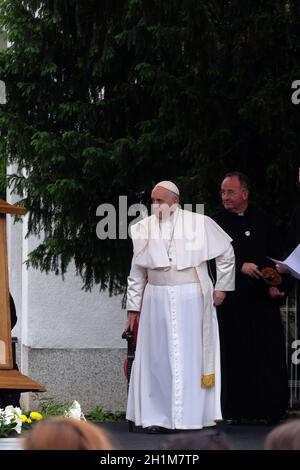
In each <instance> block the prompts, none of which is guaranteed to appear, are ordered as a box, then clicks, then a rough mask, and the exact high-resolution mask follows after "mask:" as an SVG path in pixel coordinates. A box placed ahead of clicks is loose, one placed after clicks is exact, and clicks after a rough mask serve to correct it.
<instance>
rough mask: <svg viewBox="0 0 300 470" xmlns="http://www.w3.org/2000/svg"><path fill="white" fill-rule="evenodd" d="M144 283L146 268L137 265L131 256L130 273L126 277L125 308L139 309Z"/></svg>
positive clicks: (145, 280) (136, 310)
mask: <svg viewBox="0 0 300 470" xmlns="http://www.w3.org/2000/svg"><path fill="white" fill-rule="evenodd" d="M146 283H147V269H146V268H143V267H141V266H138V265H137V264H136V263H135V261H134V256H133V258H132V263H131V269H130V273H129V276H128V278H127V304H126V308H127V310H133V311H135V312H140V311H141V307H142V301H143V294H144V289H145V285H146Z"/></svg>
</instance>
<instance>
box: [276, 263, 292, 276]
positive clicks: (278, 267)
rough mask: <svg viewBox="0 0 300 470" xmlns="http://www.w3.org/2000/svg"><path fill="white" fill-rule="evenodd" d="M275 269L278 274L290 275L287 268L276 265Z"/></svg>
mask: <svg viewBox="0 0 300 470" xmlns="http://www.w3.org/2000/svg"><path fill="white" fill-rule="evenodd" d="M276 269H277V271H278V272H279V273H283V274H284V273H286V274H290V271H289V269H288V268H284V267H283V266H280V264H276Z"/></svg>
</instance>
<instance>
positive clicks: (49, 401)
mask: <svg viewBox="0 0 300 470" xmlns="http://www.w3.org/2000/svg"><path fill="white" fill-rule="evenodd" d="M37 398H38V401H39V405H40V406H39V408H40V410H41V413H42V415H43V417H44V419H46V418H50V417H53V416H63V415H64V412H65V411H66V410H67V409H68V408H69V407H70V404H69V403H67V402H61V403H59V402H56V401H55V400H54V399H53V398H51V397H39V396H37Z"/></svg>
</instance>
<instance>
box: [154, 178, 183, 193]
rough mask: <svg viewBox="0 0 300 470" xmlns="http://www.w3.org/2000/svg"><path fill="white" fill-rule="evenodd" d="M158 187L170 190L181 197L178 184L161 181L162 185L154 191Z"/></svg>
mask: <svg viewBox="0 0 300 470" xmlns="http://www.w3.org/2000/svg"><path fill="white" fill-rule="evenodd" d="M158 187H160V188H165V189H168V190H169V191H172V193H174V194H176V195H177V196H179V189H178V188H177V186H176V184H174V183H172V181H160V183H157V184H156V185H155V186H154V188H153V189H156V188H158Z"/></svg>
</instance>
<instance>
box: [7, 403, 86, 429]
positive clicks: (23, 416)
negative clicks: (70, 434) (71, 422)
mask: <svg viewBox="0 0 300 470" xmlns="http://www.w3.org/2000/svg"><path fill="white" fill-rule="evenodd" d="M58 414H61V415H63V416H65V417H66V418H73V419H81V420H85V417H84V414H83V412H82V411H81V406H80V404H79V403H78V401H76V400H74V401H73V402H72V403H71V405H70V406H68V407H65V409H64V410H61V413H58ZM47 417H48V416H47V415H46V416H43V414H42V413H40V412H39V411H30V412H28V413H26V412H23V411H22V410H21V409H20V408H18V407H17V406H15V407H14V406H12V405H9V406H6V407H5V408H4V409H3V408H0V437H7V436H9V435H10V434H13V433H17V434H21V432H22V431H23V430H27V429H31V428H32V426H33V425H34V423H36V422H38V421H41V420H42V419H45V418H47Z"/></svg>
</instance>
